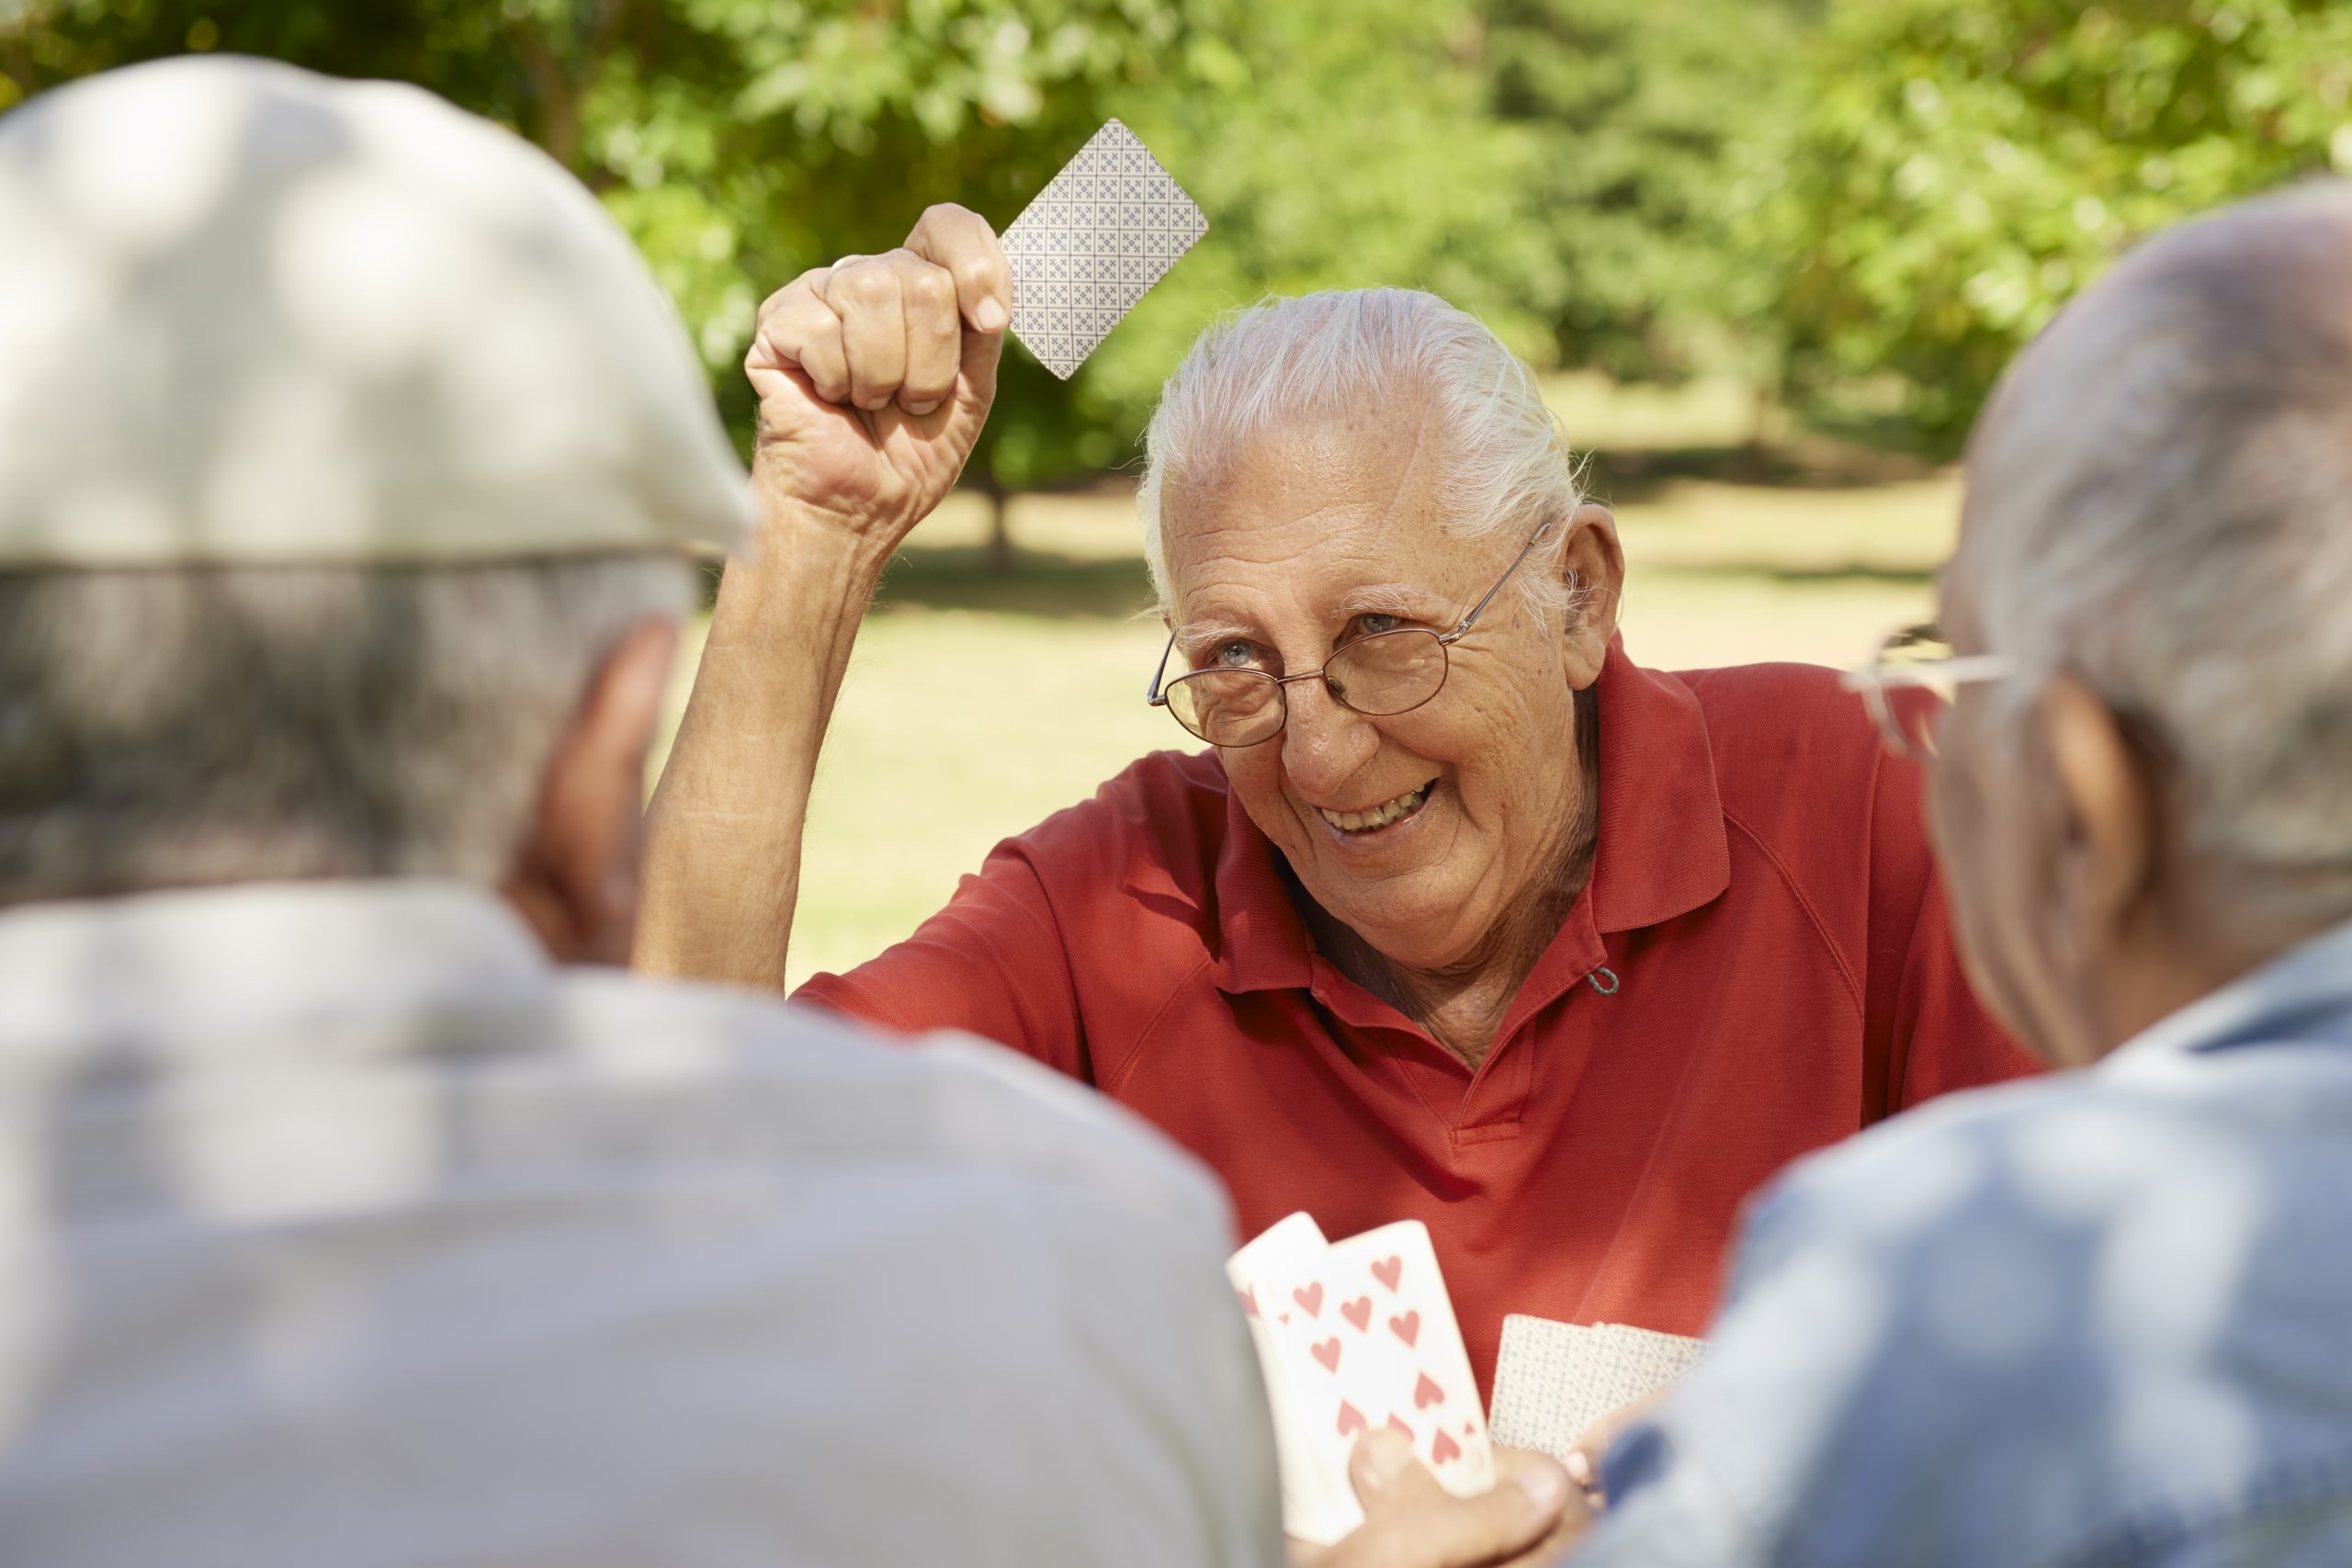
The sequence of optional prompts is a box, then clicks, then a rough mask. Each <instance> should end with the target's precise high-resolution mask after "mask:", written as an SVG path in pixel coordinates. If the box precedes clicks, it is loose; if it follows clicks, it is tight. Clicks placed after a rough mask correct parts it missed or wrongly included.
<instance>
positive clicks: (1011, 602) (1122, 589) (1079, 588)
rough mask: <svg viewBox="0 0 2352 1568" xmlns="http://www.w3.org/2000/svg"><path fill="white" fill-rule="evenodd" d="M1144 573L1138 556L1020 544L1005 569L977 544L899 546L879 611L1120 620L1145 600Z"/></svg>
mask: <svg viewBox="0 0 2352 1568" xmlns="http://www.w3.org/2000/svg"><path fill="white" fill-rule="evenodd" d="M1151 604H1152V597H1151V580H1150V579H1149V578H1148V576H1146V575H1145V573H1144V568H1143V558H1142V557H1140V556H1128V557H1121V558H1115V559H1111V560H1102V559H1080V558H1077V557H1074V556H1066V555H1061V554H1059V553H1057V552H1053V551H1046V550H1021V551H1019V552H1018V553H1016V554H1015V556H1014V557H1013V567H1012V570H1011V571H995V570H990V569H989V563H988V559H987V557H986V555H985V553H984V552H983V551H981V550H980V549H978V548H977V547H962V546H955V547H946V548H919V549H910V550H903V551H901V552H899V558H898V560H897V561H895V562H894V563H892V565H891V567H890V571H889V575H888V576H887V577H885V578H883V580H882V589H881V592H878V593H876V595H875V596H874V605H875V608H876V610H878V611H881V612H884V613H886V614H887V613H888V612H889V611H892V610H899V609H910V608H912V609H925V610H990V611H995V612H998V613H1000V614H1007V615H1043V616H1046V617H1049V618H1052V619H1056V620H1071V619H1088V620H1111V621H1124V620H1128V619H1131V618H1133V617H1134V616H1135V615H1136V613H1137V612H1139V611H1144V610H1148V609H1149V608H1150V607H1151Z"/></svg>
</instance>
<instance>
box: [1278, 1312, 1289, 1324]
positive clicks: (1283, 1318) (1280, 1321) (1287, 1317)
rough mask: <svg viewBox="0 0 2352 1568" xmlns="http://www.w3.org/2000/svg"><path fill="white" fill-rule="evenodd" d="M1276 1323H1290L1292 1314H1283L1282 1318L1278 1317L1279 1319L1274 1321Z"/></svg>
mask: <svg viewBox="0 0 2352 1568" xmlns="http://www.w3.org/2000/svg"><path fill="white" fill-rule="evenodd" d="M1274 1321H1275V1322H1276V1323H1288V1322H1289V1321H1290V1314H1288V1313H1284V1314H1282V1316H1280V1317H1278V1318H1276V1319H1274Z"/></svg>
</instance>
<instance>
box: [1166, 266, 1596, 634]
mask: <svg viewBox="0 0 2352 1568" xmlns="http://www.w3.org/2000/svg"><path fill="white" fill-rule="evenodd" d="M1397 397H1414V398H1419V399H1422V400H1426V401H1427V403H1428V404H1429V405H1430V407H1432V408H1434V409H1435V410H1437V412H1439V414H1440V416H1441V417H1442V421H1443V423H1444V427H1445V429H1446V431H1447V432H1448V434H1449V436H1450V446H1449V447H1448V449H1447V456H1448V457H1449V459H1450V462H1449V469H1448V473H1447V478H1446V480H1445V491H1444V496H1445V505H1446V511H1447V515H1448V519H1449V525H1450V527H1451V529H1452V530H1453V532H1454V533H1456V534H1457V535H1459V536H1465V537H1483V536H1487V535H1491V534H1494V533H1496V532H1498V531H1501V530H1504V529H1511V530H1519V529H1522V528H1524V529H1532V528H1533V527H1534V526H1535V525H1536V524H1538V523H1539V522H1541V521H1543V520H1544V519H1545V518H1558V519H1560V520H1562V521H1565V520H1566V518H1567V517H1568V516H1569V514H1571V513H1574V512H1575V511H1576V509H1577V506H1578V505H1579V504H1581V503H1582V502H1583V499H1584V494H1583V491H1582V488H1581V486H1580V485H1579V483H1578V480H1577V465H1576V460H1575V458H1574V457H1572V456H1571V455H1570V453H1569V450H1568V443H1567V437H1566V435H1565V434H1563V433H1562V432H1561V429H1560V423H1559V421H1558V419H1557V418H1556V417H1555V415H1554V414H1553V412H1552V411H1551V409H1550V408H1548V407H1547V406H1545V404H1544V394H1543V391H1542V389H1540V388H1539V387H1538V386H1537V385H1536V382H1535V377H1534V375H1533V374H1532V372H1530V371H1529V369H1528V368H1527V367H1526V366H1525V365H1523V364H1521V362H1520V359H1519V357H1518V355H1514V354H1512V353H1511V351H1510V349H1509V348H1508V347H1507V346H1505V345H1504V344H1503V342H1502V340H1501V339H1499V338H1498V337H1497V336H1495V334H1494V333H1492V332H1490V331H1488V330H1487V326H1486V324H1485V323H1484V322H1482V321H1479V320H1478V319H1477V318H1476V316H1473V315H1471V314H1470V313H1469V312H1468V311H1466V310H1457V309H1456V308H1454V307H1453V306H1452V305H1449V304H1447V303H1446V302H1445V301H1444V300H1442V299H1439V298H1438V297H1437V296H1436V295H1434V294H1425V293H1422V292H1420V291H1419V290H1417V289H1408V288H1348V289H1332V290H1328V291H1326V292H1324V293H1320V294H1308V295H1304V296H1301V297H1299V298H1297V299H1262V300H1261V301H1259V302H1258V303H1257V304H1255V305H1252V306H1250V307H1248V308H1247V309H1244V310H1237V311H1234V312H1232V313H1231V314H1229V315H1227V317H1225V319H1223V320H1222V321H1218V322H1217V323H1216V325H1215V326H1212V327H1211V328H1209V330H1208V331H1206V332H1204V333H1202V334H1201V337H1200V340H1199V341H1198V342H1196V343H1195V344H1193V349H1192V352H1191V353H1190V354H1188V355H1185V356H1184V362H1183V363H1182V365H1179V366H1178V367H1176V372H1175V374H1174V375H1172V376H1170V377H1169V378H1168V385H1167V386H1166V388H1165V389H1163V390H1162V391H1161V393H1160V398H1159V409H1158V410H1157V412H1154V413H1153V414H1152V417H1151V426H1150V429H1149V430H1148V432H1147V433H1146V435H1145V438H1144V439H1145V445H1146V448H1147V457H1146V461H1145V467H1144V476H1143V483H1142V485H1141V487H1140V488H1139V489H1138V491H1137V492H1136V501H1137V504H1138V505H1139V506H1140V508H1141V510H1142V513H1143V531H1144V559H1145V561H1146V563H1147V564H1148V566H1149V568H1150V570H1151V581H1152V587H1153V588H1154V589H1155V590H1156V591H1157V592H1158V593H1159V603H1160V607H1161V608H1162V609H1163V610H1168V609H1170V608H1171V607H1172V605H1173V603H1174V599H1173V596H1172V594H1171V593H1170V587H1169V581H1168V555H1167V550H1166V547H1165V546H1164V544H1163V541H1162V539H1161V536H1160V522H1161V513H1160V506H1161V498H1162V497H1163V496H1164V495H1165V494H1166V492H1167V488H1168V486H1169V485H1170V483H1171V482H1174V483H1181V482H1183V481H1185V480H1191V481H1193V482H1196V483H1213V482H1215V481H1216V478H1217V477H1218V476H1219V474H1220V473H1221V472H1222V471H1223V470H1224V468H1225V467H1226V465H1227V464H1229V463H1231V462H1232V461H1233V460H1234V459H1235V458H1236V457H1238V455H1239V454H1240V453H1241V451H1242V450H1243V449H1244V448H1245V447H1246V446H1248V444H1249V443H1250V439H1251V438H1252V437H1254V436H1256V435H1259V434H1262V433H1263V432H1264V431H1265V430H1267V429H1268V428H1269V427H1270V426H1272V425H1273V424H1274V423H1276V422H1277V421H1282V420H1311V419H1315V418H1317V417H1320V416H1323V415H1327V414H1329V413H1331V412H1336V411H1338V410H1340V409H1343V408H1348V407H1356V406H1362V405H1363V404H1364V403H1366V402H1378V401H1381V400H1385V399H1390V398H1397ZM1565 539H1566V530H1565V529H1563V530H1561V532H1560V534H1559V535H1557V536H1555V538H1554V540H1553V541H1552V544H1553V547H1555V548H1556V547H1557V546H1558V545H1559V544H1561V543H1563V542H1565ZM1531 564H1532V563H1531ZM1519 581H1521V582H1522V583H1523V584H1524V585H1525V586H1526V588H1527V589H1528V591H1529V592H1532V594H1534V595H1535V597H1536V600H1537V602H1538V603H1539V604H1545V605H1547V606H1549V607H1552V608H1555V609H1556V608H1558V607H1560V606H1562V605H1564V604H1566V590H1565V588H1564V587H1563V585H1562V583H1561V582H1560V581H1559V578H1558V576H1557V575H1556V574H1555V573H1552V572H1545V571H1540V570H1525V571H1522V572H1521V573H1520V575H1519Z"/></svg>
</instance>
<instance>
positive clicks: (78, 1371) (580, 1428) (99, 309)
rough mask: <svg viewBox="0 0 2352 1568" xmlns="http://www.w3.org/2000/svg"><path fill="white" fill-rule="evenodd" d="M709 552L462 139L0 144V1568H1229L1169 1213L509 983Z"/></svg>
mask: <svg viewBox="0 0 2352 1568" xmlns="http://www.w3.org/2000/svg"><path fill="white" fill-rule="evenodd" d="M745 511H746V503H745V501H744V499H743V479H742V475H741V470H740V468H738V466H737V464H736V462H735V460H734V458H733V457H732V456H731V455H730V453H729V450H728V448H727V446H726V444H725V442H724V440H723V438H722V435H721V433H720V431H719V428H718V424H717V422H716V420H715V418H714V415H713V413H712V411H711V407H710V403H709V400H708V396H707V390H706V389H705V387H704V384H703V382H702V379H701V377H700V374H699V372H698V370H697V368H696V367H695V363H694V361H693V357H692V355H690V353H689V352H688V350H687V348H686V345H685V344H684V339H683V336H682V334H681V333H680V332H679V330H678V328H677V326H676V324H675V322H674V321H673V319H672V318H671V317H670V315H669V314H668V312H667V310H666V307H665V306H664V305H663V303H662V300H661V299H660V297H659V295H658V293H657V292H656V290H655V288H654V287H653V285H652V283H651V281H650V278H649V277H648V276H646V274H645V272H644V269H643V267H642V265H641V264H640V263H639V261H638V259H637V257H636V255H635V254H634V253H633V252H632V251H631V249H630V248H629V246H628V243H627V242H626V240H624V239H623V237H622V236H621V235H620V234H619V233H618V231H616V230H615V229H614V228H613V227H612V226H611V225H610V224H609V223H608V222H607V221H606V220H605V219H604V217H603V216H602V214H601V213H600V211H599V209H597V207H596V205H595V203H594V201H593V200H592V199H591V198H590V197H588V196H587V194H586V193H585V192H583V191H582V190H581V189H580V188H579V186H577V185H575V184H573V183H572V182H571V180H570V179H569V178H567V177H566V176H564V175H562V174H561V173H560V171H559V170H557V169H556V167H555V166H554V165H553V164H549V163H548V162H547V161H546V160H545V159H544V158H542V157H540V156H539V155H538V154H537V153H536V152H532V151H531V150H530V149H529V148H527V147H526V146H525V145H524V144H523V143H521V142H520V141H517V140H515V139H514V138H513V137H511V136H509V135H507V134H505V133H504V132H503V131H500V130H495V129H494V128H492V127H490V126H487V125H485V124H483V123H481V122H480V121H478V120H474V119H471V118H469V117H466V116H463V115H460V114H458V113H457V112H456V111H454V110H452V109H450V108H449V107H447V106H445V105H443V104H440V103H438V102H437V101H435V100H434V99H432V98H430V97H428V96H425V95H424V94H421V93H418V92H415V91H413V90H411V89H407V88H401V87H392V86H385V85H345V84H335V83H329V82H326V81H322V80H320V79H318V78H315V77H311V76H308V75H305V74H303V73H298V72H295V71H291V70H288V69H285V68H281V67H276V66H268V65H262V64H257V63H254V62H235V61H217V60H216V61H204V62H174V63H171V64H166V65H157V66H146V67H141V68H139V69H136V70H132V71H128V72H124V73H118V74H116V75H113V76H110V77H104V78H99V79H96V80H94V81H92V82H89V83H85V84H82V85H76V86H74V87H70V88H67V89H64V90H62V91H60V92H57V93H54V94H52V95H50V96H47V97H45V98H42V99H39V100H36V101H35V102H34V103H32V104H31V105H29V106H28V107H25V108H22V109H20V110H17V112H15V113H14V114H11V115H9V116H8V117H6V118H5V119H0V1561H6V1562H10V1563H28V1564H29V1563H40V1564H46V1565H56V1564H68V1565H72V1568H99V1565H113V1564H121V1565H126V1568H127V1565H130V1564H152V1563H158V1562H173V1563H179V1564H220V1565H228V1564H234V1565H236V1568H270V1565H274V1564H288V1565H291V1564H302V1565H305V1568H309V1565H316V1564H322V1563H335V1564H339V1565H372V1564H384V1565H392V1564H401V1565H409V1564H424V1563H435V1564H440V1563H448V1564H455V1563H487V1562H497V1563H501V1564H515V1565H521V1564H540V1563H546V1564H554V1563H562V1564H566V1565H568V1568H580V1565H583V1564H595V1563H607V1562H609V1563H629V1564H641V1563H648V1562H714V1563H716V1562H727V1563H735V1562H876V1563H886V1562H887V1563H897V1562H939V1561H949V1560H953V1561H955V1562H963V1563H1005V1564H1012V1563H1064V1562H1122V1563H1148V1562H1171V1563H1173V1562H1182V1563H1187V1564H1192V1563H1238V1564H1248V1563H1256V1562H1267V1561H1271V1560H1272V1559H1273V1558H1275V1557H1276V1556H1277V1555H1278V1554H1279V1541H1278V1535H1277V1525H1276V1520H1275V1509H1274V1501H1273V1484H1272V1459H1271V1452H1270V1450H1271V1443H1270V1439H1269V1437H1268V1433H1267V1431H1266V1423H1265V1414H1264V1406H1263V1403H1262V1396H1261V1393H1260V1391H1259V1387H1258V1384H1257V1381H1256V1373H1255V1371H1254V1366H1253V1363H1252V1361H1251V1359H1250V1349H1249V1347H1248V1341H1247V1338H1246V1337H1245V1333H1244V1329H1243V1326H1242V1324H1241V1320H1240V1317H1239V1314H1238V1311H1236V1309H1235V1308H1234V1305H1233V1303H1232V1301H1231V1299H1230V1294H1229V1292H1228V1291H1227V1286H1226V1285H1225V1282H1224V1280H1223V1276H1222V1274H1221V1271H1220V1269H1219V1267H1218V1264H1219V1260H1220V1258H1221V1256H1222V1254H1223V1252H1224V1250H1225V1248H1226V1247H1227V1245H1228V1239H1229V1238H1228V1234H1227V1215H1226V1213H1225V1211H1224V1208H1223V1204H1222V1201H1221V1199H1220V1197H1219V1196H1218V1194H1217V1191H1216V1189H1215V1187H1214V1186H1213V1184H1212V1183H1211V1182H1210V1181H1209V1179H1207V1178H1206V1177H1205V1176H1204V1174H1203V1173H1202V1172H1201V1171H1199V1170H1198V1169H1197V1168H1194V1167H1193V1165H1192V1164H1191V1163H1190V1162H1189V1161H1188V1160H1187V1159H1186V1158H1184V1157H1183V1156H1181V1155H1179V1154H1177V1153H1176V1152H1174V1151H1173V1150H1172V1149H1171V1148H1170V1146H1168V1145H1163V1144H1162V1143H1160V1142H1159V1140H1158V1139H1157V1138H1156V1137H1155V1136H1154V1135H1152V1134H1148V1132H1146V1131H1145V1130H1144V1129H1143V1128H1142V1127H1141V1125H1140V1124H1139V1123H1134V1122H1129V1121H1127V1120H1126V1119H1125V1117H1124V1116H1123V1115H1121V1114H1120V1113H1119V1112H1118V1111H1116V1110H1115V1109H1114V1108H1112V1107H1110V1106H1108V1105H1107V1104H1106V1103H1105V1102H1103V1101H1102V1100H1098V1099H1096V1098H1094V1097H1092V1096H1090V1095H1087V1094H1086V1093H1085V1092H1084V1091H1082V1090H1080V1089H1074V1088H1070V1087H1068V1086H1066V1085H1064V1084H1062V1083H1061V1082H1060V1081H1059V1080H1057V1079H1055V1078H1054V1077H1051V1076H1050V1075H1048V1074H1047V1073H1046V1072H1045V1071H1044V1070H1043V1069H1035V1068H1032V1067H1030V1066H1027V1065H1026V1064H1025V1063H1023V1062H1020V1061H1017V1060H1015V1059H1014V1058H1012V1056H1010V1055H1006V1054H1002V1053H1000V1052H998V1051H996V1050H995V1049H993V1048H989V1047H983V1046H980V1045H978V1044H973V1043H961V1042H957V1041H953V1040H945V1041H941V1042H938V1043H934V1044H932V1045H931V1046H929V1047H928V1048H925V1049H922V1050H917V1051H902V1050H895V1049H887V1048H883V1047H880V1046H877V1045H871V1044H868V1043H865V1042H863V1041H861V1040H859V1039H858V1038H856V1037H855V1036H854V1035H853V1034H852V1033H850V1032H848V1031H847V1030H845V1029H843V1028H842V1027H838V1026H835V1025H833V1024H831V1023H827V1022H822V1021H819V1020H818V1019H817V1018H815V1017H813V1016H811V1015H806V1014H801V1013H797V1012H794V1011H791V1010H786V1008H784V1007H782V1006H781V1005H777V1004H773V1003H770V1002H767V1001H763V1000H762V999H760V998H754V997H752V996H749V995H737V994H731V993H728V992H724V991H719V990H716V989H706V988H698V987H685V986H670V985H658V984H653V983H649V982H643V981H639V980H636V979H632V978H630V977H628V976H626V975H623V974H621V973H618V972H616V971H611V970H598V969H594V968H584V967H572V966H571V965H574V964H581V963H582V962H585V961H594V960H600V959H613V958H617V957H620V956H622V955H624V954H625V953H626V951H627V948H628V936H629V931H630V926H631V920H632V917H633V912H634V905H635V899H636V871H635V861H636V853H637V833H638V820H639V804H640V789H641V781H642V776H643V767H644V762H645V756H646V751H647V748H648V745H649V742H650V737H651V735H652V733H653V729H654V725H655V719H656V710H657V707H658V705H659V702H660V696H661V694H662V689H663V686H664V684H665V682H666V679H667V676H668V672H669V670H670V667H671V663H672V658H673V650H674V646H675V642H676V633H677V627H678V623H679V620H680V617H681V615H682V614H683V613H684V611H685V610H686V609H687V607H688V606H689V604H690V603H691V600H692V589H693V569H692V567H691V565H690V558H691V557H692V556H694V555H695V554H697V553H702V552H704V551H706V550H707V548H708V547H725V546H727V545H729V544H730V543H731V542H733V541H734V540H735V538H736V536H737V534H738V531H739V529H740V527H741V524H742V522H743V519H744V515H745Z"/></svg>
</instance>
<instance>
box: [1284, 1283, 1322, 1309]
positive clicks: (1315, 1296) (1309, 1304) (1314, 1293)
mask: <svg viewBox="0 0 2352 1568" xmlns="http://www.w3.org/2000/svg"><path fill="white" fill-rule="evenodd" d="M1290 1299H1291V1300H1293V1301H1295V1302H1296V1303H1298V1304H1299V1305H1301V1306H1303V1307H1305V1308H1306V1315H1307V1316H1309V1317H1319V1316H1321V1315H1322V1312H1323V1281H1322V1280H1316V1281H1315V1283H1313V1284H1311V1285H1309V1286H1307V1287H1306V1289H1305V1290H1303V1291H1293V1292H1291V1293H1290Z"/></svg>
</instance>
